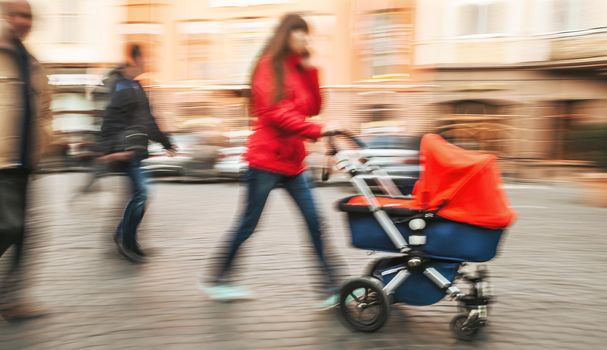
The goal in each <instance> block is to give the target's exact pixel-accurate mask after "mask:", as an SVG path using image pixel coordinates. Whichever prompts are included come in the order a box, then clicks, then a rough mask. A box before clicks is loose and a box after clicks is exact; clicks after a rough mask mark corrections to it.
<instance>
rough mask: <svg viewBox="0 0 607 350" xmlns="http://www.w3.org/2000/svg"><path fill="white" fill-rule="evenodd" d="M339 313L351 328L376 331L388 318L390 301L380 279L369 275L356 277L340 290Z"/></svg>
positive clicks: (361, 330)
mask: <svg viewBox="0 0 607 350" xmlns="http://www.w3.org/2000/svg"><path fill="white" fill-rule="evenodd" d="M339 313H340V315H341V317H342V319H343V320H344V321H345V322H346V324H347V325H348V326H349V327H350V328H352V329H354V330H356V331H360V332H375V331H376V330H378V329H380V328H381V327H382V326H383V325H384V324H385V323H386V321H387V320H388V315H389V314H390V303H389V300H388V296H387V295H386V293H384V291H383V287H382V285H381V283H380V282H379V281H377V280H375V279H373V278H369V277H361V278H354V279H351V280H349V281H348V282H346V284H345V285H344V286H343V287H342V288H341V290H340V293H339Z"/></svg>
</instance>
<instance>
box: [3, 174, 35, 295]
mask: <svg viewBox="0 0 607 350" xmlns="http://www.w3.org/2000/svg"><path fill="white" fill-rule="evenodd" d="M28 181H29V171H26V170H10V171H9V170H0V256H2V255H3V254H4V252H6V251H7V250H8V248H10V247H11V246H14V247H15V254H14V258H13V261H12V262H11V266H10V270H9V272H8V275H7V276H6V278H5V279H4V281H3V282H2V284H0V302H5V301H7V300H6V299H10V298H12V297H13V296H12V295H11V294H12V293H14V292H16V291H18V290H19V288H20V282H21V273H20V270H21V262H22V259H23V242H24V240H25V212H26V201H27V186H28Z"/></svg>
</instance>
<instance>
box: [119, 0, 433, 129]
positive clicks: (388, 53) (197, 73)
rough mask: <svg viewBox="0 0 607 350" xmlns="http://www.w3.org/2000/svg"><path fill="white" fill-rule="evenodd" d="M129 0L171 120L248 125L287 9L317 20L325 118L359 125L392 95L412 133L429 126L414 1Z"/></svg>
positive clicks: (175, 125)
mask: <svg viewBox="0 0 607 350" xmlns="http://www.w3.org/2000/svg"><path fill="white" fill-rule="evenodd" d="M124 6H125V7H126V9H127V16H126V18H127V20H126V21H125V23H123V24H122V25H123V27H124V28H128V30H125V32H126V33H127V34H126V37H125V40H126V41H141V40H143V41H147V44H146V46H147V47H148V48H149V50H151V51H152V53H151V56H153V57H154V59H153V62H152V70H153V72H154V73H153V75H152V76H153V79H154V81H155V85H156V87H155V88H154V89H155V90H156V91H155V92H154V94H155V95H156V98H157V99H156V101H155V107H156V111H157V114H159V115H160V117H161V119H162V120H163V121H164V122H165V125H167V127H168V128H169V129H174V130H182V129H184V128H187V127H188V125H190V126H191V125H204V124H205V123H204V122H203V121H202V119H204V118H209V122H208V123H206V124H207V125H212V124H213V121H214V120H222V121H223V122H222V125H221V127H222V128H224V129H242V128H248V127H250V125H251V121H250V120H248V111H247V107H248V106H247V100H246V98H244V97H246V96H247V94H248V91H247V84H248V80H249V76H250V72H251V69H252V65H253V63H254V61H255V59H256V58H257V56H258V54H259V52H260V51H261V49H262V47H263V45H264V44H265V42H266V41H267V40H268V38H269V36H270V35H271V33H272V31H273V29H274V27H275V25H276V24H277V23H278V19H279V18H280V17H281V16H282V15H283V14H285V13H287V12H298V13H302V14H303V15H304V16H305V18H306V19H307V20H308V22H309V23H310V24H311V27H312V47H313V49H314V52H313V54H314V57H315V61H316V64H317V65H318V66H319V67H320V68H321V72H322V83H323V85H324V96H325V108H324V110H323V112H322V115H320V116H319V118H320V119H322V120H324V121H327V120H332V121H338V122H339V123H340V124H341V125H342V126H344V127H348V128H352V129H354V130H357V129H359V127H360V124H361V123H364V122H369V121H372V120H374V118H375V117H376V115H377V113H378V112H377V111H374V109H377V110H381V109H386V107H385V106H383V105H384V104H386V103H389V104H390V109H391V110H392V112H391V116H392V117H393V118H395V119H398V120H399V121H400V120H402V119H406V120H407V121H408V124H410V130H411V131H412V132H418V131H419V130H422V129H427V127H428V125H429V123H428V120H427V118H426V117H425V116H424V112H422V110H423V108H424V106H428V105H429V103H430V102H429V99H430V96H431V95H430V91H431V88H430V87H429V86H420V85H419V84H418V83H417V82H416V81H415V80H414V79H413V77H412V75H411V66H412V63H413V47H414V45H413V40H414V26H415V23H414V19H415V1H410V0H393V1H322V0H309V1H300V0H255V1H233V0H230V1H228V0H224V1H222V0H209V1H143V0H129V1H126V2H125V4H124ZM186 87H187V88H186ZM161 101H173V103H163V102H161ZM188 106H189V107H188ZM187 119H192V121H189V122H188V121H186V120H187Z"/></svg>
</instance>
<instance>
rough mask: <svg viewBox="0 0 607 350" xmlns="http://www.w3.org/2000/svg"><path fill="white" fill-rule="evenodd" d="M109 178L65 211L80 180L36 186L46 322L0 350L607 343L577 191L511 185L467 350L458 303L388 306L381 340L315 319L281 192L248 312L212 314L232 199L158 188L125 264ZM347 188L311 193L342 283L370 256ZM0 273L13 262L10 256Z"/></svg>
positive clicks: (218, 191) (34, 235) (602, 226)
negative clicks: (213, 273)
mask: <svg viewBox="0 0 607 350" xmlns="http://www.w3.org/2000/svg"><path fill="white" fill-rule="evenodd" d="M118 180H119V179H118V178H108V179H104V180H103V181H102V183H101V187H100V191H98V192H95V193H91V194H86V195H83V196H80V197H77V198H73V194H74V189H75V188H76V187H77V186H79V184H81V183H82V182H83V181H84V178H83V175H82V174H61V175H47V176H43V177H40V178H38V179H37V180H35V181H34V183H33V191H32V192H33V202H34V205H33V206H32V208H31V215H32V216H31V217H32V223H31V233H30V236H29V243H28V244H29V247H30V249H29V259H28V264H27V267H28V277H29V279H28V282H29V289H28V292H29V294H30V295H31V297H32V299H34V300H37V301H40V302H42V303H44V305H45V306H46V307H48V308H49V310H50V312H51V314H50V315H49V316H48V317H46V318H43V319H39V320H34V321H31V322H28V323H22V324H8V323H5V322H3V321H0V349H2V350H12V349H15V350H17V349H36V350H38V349H53V350H63V349H271V348H276V349H348V350H350V349H418V348H424V349H469V348H474V349H496V350H497V349H599V348H604V347H605V345H604V344H605V343H606V342H607V334H606V333H605V325H606V321H607V301H606V299H605V292H606V291H607V278H605V277H607V276H606V273H605V271H604V268H605V266H607V264H606V263H607V254H606V253H605V252H606V251H607V243H606V242H607V238H606V236H605V230H606V227H607V210H605V209H597V208H590V207H586V206H584V205H583V204H581V203H580V202H579V195H578V193H577V191H576V190H575V188H574V187H571V185H567V186H565V185H562V184H560V185H550V186H521V185H519V186H514V185H513V186H509V188H508V191H509V193H510V196H511V201H512V204H513V206H514V207H515V208H516V209H517V211H518V213H519V216H520V217H519V220H518V222H517V223H516V224H515V225H514V227H512V229H511V230H510V232H509V233H508V235H507V236H506V237H505V240H504V242H503V246H502V251H501V254H500V255H499V256H498V257H497V258H496V259H494V260H493V261H491V262H490V263H489V266H490V269H491V274H492V278H493V279H492V283H493V289H494V293H495V294H496V296H497V298H498V302H497V303H496V304H495V305H493V307H492V313H491V319H490V322H491V323H490V325H489V326H488V327H487V328H486V329H485V330H484V333H483V334H482V335H481V336H480V337H479V339H478V340H477V341H476V342H474V343H463V342H460V341H457V340H455V339H454V338H453V336H452V335H451V333H450V331H449V326H448V323H449V321H450V319H451V318H452V317H453V316H454V315H455V313H456V308H455V304H454V303H453V302H450V301H443V302H441V303H439V304H437V305H433V306H428V307H410V306H403V305H397V306H394V307H393V308H392V314H391V316H390V319H389V321H388V323H387V324H386V326H385V327H384V328H383V329H381V330H380V331H379V332H377V333H373V334H361V333H353V332H351V331H350V330H348V329H346V328H345V327H343V326H342V325H341V324H340V322H339V321H338V320H337V318H336V317H335V314H334V313H331V312H321V311H319V310H318V308H317V306H318V298H319V295H318V293H316V288H314V284H315V281H317V280H318V275H317V272H316V271H317V269H315V268H314V260H313V259H312V255H311V249H310V246H309V243H308V239H307V237H306V232H305V229H304V225H303V222H302V220H301V218H300V217H299V215H298V213H297V211H296V209H295V208H294V206H293V204H292V203H291V202H290V200H289V199H288V197H286V195H285V194H284V193H283V191H282V190H279V191H275V193H273V195H272V196H271V198H270V202H269V204H268V207H267V210H266V212H265V214H264V217H263V218H262V222H261V226H260V228H259V230H258V232H257V233H256V234H255V235H254V236H253V238H252V240H250V241H249V242H247V244H246V248H245V249H244V250H243V254H242V256H241V259H240V260H239V269H238V273H237V276H236V277H237V279H238V282H239V283H242V284H244V285H246V286H248V287H250V288H251V289H252V290H253V291H254V292H255V294H256V298H255V299H254V300H252V301H247V302H240V303H232V304H221V303H214V302H211V301H209V300H208V299H207V298H206V297H205V295H204V294H203V293H201V291H200V290H199V288H198V287H197V278H198V277H197V275H198V274H199V273H205V272H206V271H208V269H209V266H210V264H211V263H212V261H213V259H212V257H213V255H214V254H215V253H216V252H217V247H218V246H219V244H220V242H221V241H222V239H223V237H224V234H225V232H226V231H227V230H229V228H230V226H231V224H232V220H233V218H234V215H235V214H236V213H237V210H238V206H239V202H240V195H241V190H240V188H239V186H238V185H237V184H188V185H186V184H176V183H156V184H154V185H153V186H152V190H151V192H152V193H151V200H150V206H149V208H148V212H147V214H146V217H145V219H144V222H143V224H142V226H141V237H142V238H141V239H142V242H143V244H144V245H145V246H147V247H152V248H153V249H154V251H153V253H154V256H153V257H152V259H151V260H150V262H149V263H148V264H145V265H141V266H134V265H131V264H129V263H128V262H126V261H125V260H123V259H121V258H119V257H118V256H117V254H116V252H115V249H114V247H113V246H112V243H111V238H110V236H111V232H112V231H113V227H114V225H115V224H116V222H117V220H118V216H119V214H120V208H121V205H122V204H121V203H120V202H119V201H117V200H116V196H115V192H116V191H118V188H117V185H116V182H117V181H118ZM348 194H349V193H348V189H347V188H340V187H325V188H320V189H318V191H317V196H318V197H319V202H320V203H321V206H322V209H323V212H324V214H325V216H326V219H327V222H328V223H329V230H328V232H327V236H328V237H327V238H328V239H329V240H330V242H331V245H332V246H333V251H334V252H335V253H336V254H338V255H339V257H340V259H339V261H340V262H341V265H342V268H343V270H344V275H350V276H355V275H359V274H360V273H361V272H362V270H363V268H364V266H365V264H367V263H368V262H369V261H371V259H373V258H374V257H373V256H369V255H367V253H366V252H364V251H359V250H355V249H353V248H351V247H350V246H349V244H348V233H347V228H346V226H345V222H344V218H343V216H342V214H341V213H339V212H336V211H335V210H334V208H333V203H334V202H335V201H336V200H337V199H339V198H341V197H344V196H346V195H348ZM3 260H4V261H3V264H2V266H4V265H5V262H6V260H7V257H3Z"/></svg>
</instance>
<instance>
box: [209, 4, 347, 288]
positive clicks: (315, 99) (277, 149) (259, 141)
mask: <svg viewBox="0 0 607 350" xmlns="http://www.w3.org/2000/svg"><path fill="white" fill-rule="evenodd" d="M307 45H308V25H307V23H306V22H305V21H304V19H303V18H301V17H300V16H298V15H295V14H290V15H286V16H285V17H284V18H283V19H282V21H281V23H280V24H279V26H278V28H277V29H276V32H275V33H274V35H273V37H272V38H271V39H270V41H269V42H268V44H267V46H266V47H265V49H264V50H263V52H262V54H261V56H260V58H259V61H258V62H257V64H256V66H255V69H254V71H253V75H252V81H251V99H252V100H251V107H252V111H253V114H254V115H255V116H257V118H258V124H257V126H256V129H255V132H254V133H253V135H251V137H250V139H249V144H248V151H247V153H246V155H245V157H246V159H247V161H248V163H249V171H248V173H247V174H246V181H247V199H246V207H245V209H244V212H243V213H242V216H241V217H240V221H239V223H238V225H237V227H236V230H235V231H234V234H233V236H232V237H231V241H230V243H229V246H228V248H227V251H226V252H225V256H224V257H222V261H221V265H220V267H219V271H218V273H217V274H216V276H215V279H214V282H215V285H214V287H211V288H213V289H211V290H209V294H211V297H213V296H215V297H217V298H230V297H242V296H244V295H246V294H247V293H248V292H246V291H245V290H243V289H242V288H238V287H236V286H230V285H227V284H225V281H226V279H227V277H228V274H229V272H230V270H231V267H232V263H233V261H234V258H235V257H236V253H237V252H238V249H239V248H240V246H241V245H242V243H244V241H245V240H247V238H249V237H250V236H251V234H253V232H254V231H255V227H256V226H257V223H258V221H259V218H260V216H261V213H262V211H263V208H264V206H265V204H266V200H267V198H268V195H269V194H270V192H271V191H272V189H274V188H275V187H276V186H277V185H278V184H282V185H283V186H284V188H285V189H286V190H287V192H288V193H289V195H290V196H291V197H292V198H293V200H294V201H295V203H296V204H297V206H298V208H299V209H300V210H301V213H302V214H303V216H304V218H305V221H306V225H307V227H308V230H309V232H310V236H311V239H312V243H313V244H314V249H315V252H316V255H317V256H318V258H319V261H320V264H321V266H322V269H323V272H324V276H326V290H327V291H328V292H329V293H330V294H329V296H331V297H332V296H334V293H335V287H336V283H335V278H334V273H333V270H332V268H331V266H330V264H329V263H328V261H327V258H326V256H325V252H324V248H323V241H322V238H321V223H320V218H319V216H318V213H317V210H316V206H315V203H314V198H313V196H312V187H311V184H310V180H309V178H308V177H307V175H306V174H305V173H304V170H305V167H304V159H305V157H306V150H305V146H304V141H305V140H313V141H314V140H317V139H318V138H320V137H322V136H324V135H327V134H329V133H331V132H329V131H323V128H322V126H320V125H318V124H315V123H312V122H309V121H307V120H306V118H307V117H309V116H314V115H317V114H318V113H319V112H320V107H321V96H320V88H319V85H318V71H317V70H316V69H315V68H313V67H311V66H309V65H308V64H307V60H308V56H309V54H308V51H307ZM335 299H336V298H335ZM327 300H331V299H327Z"/></svg>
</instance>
